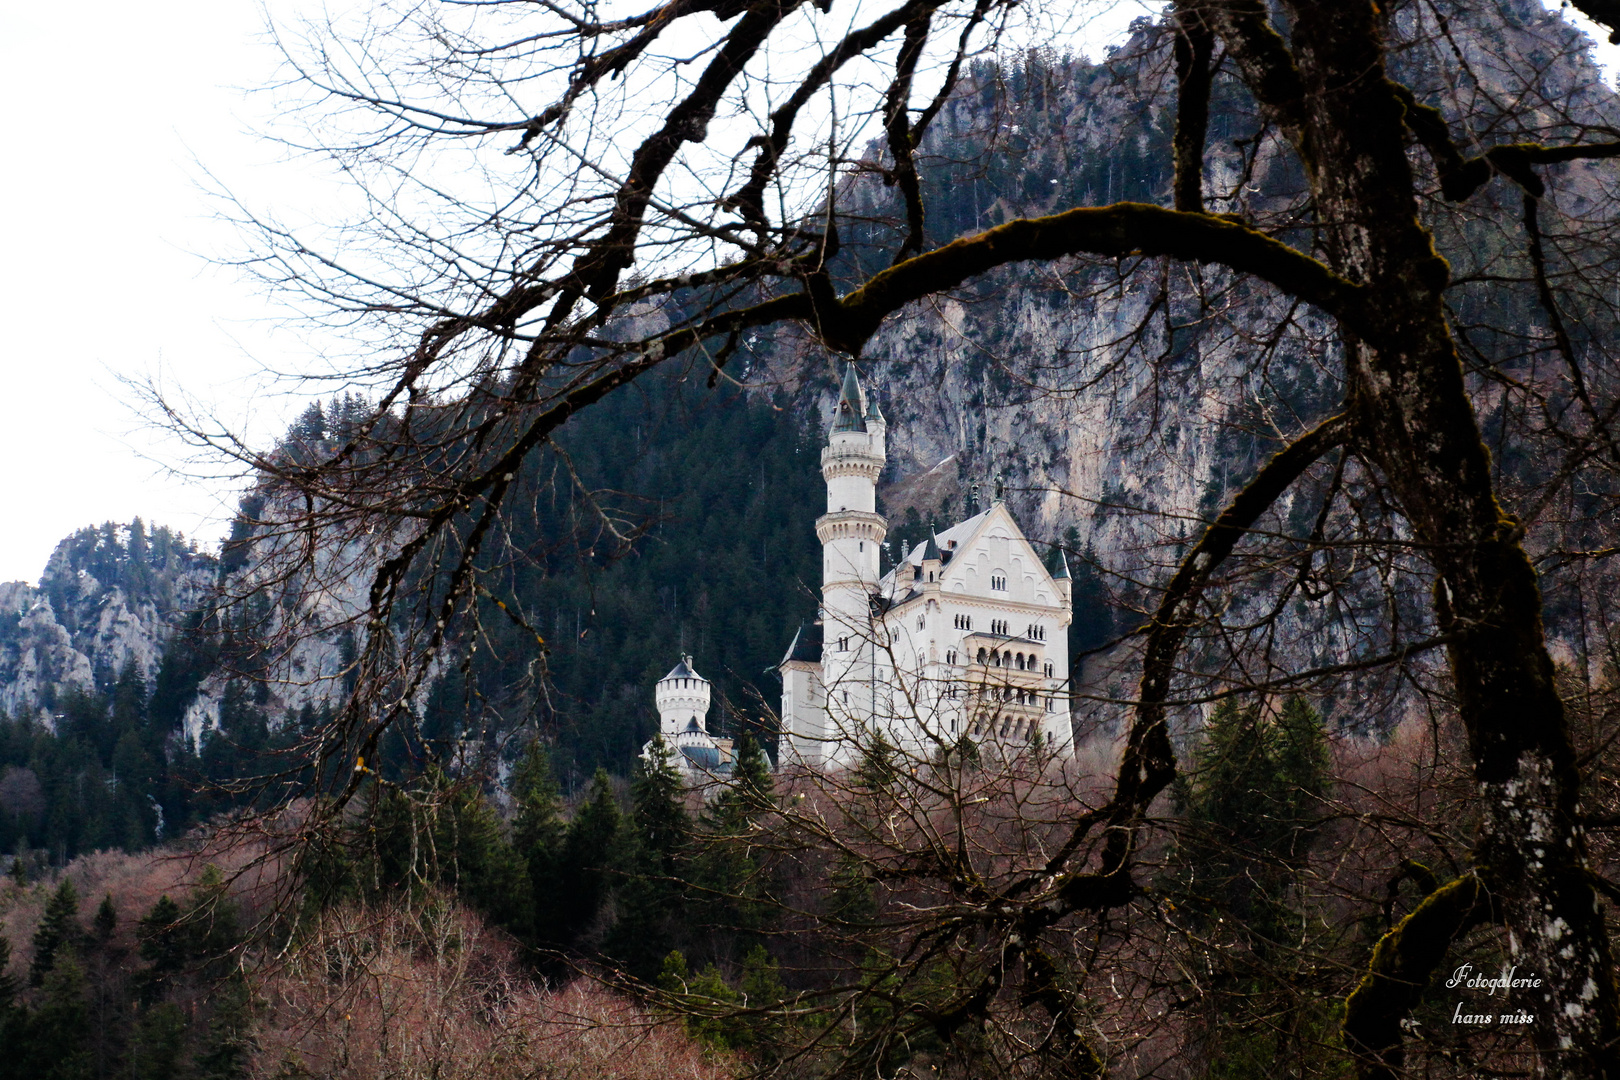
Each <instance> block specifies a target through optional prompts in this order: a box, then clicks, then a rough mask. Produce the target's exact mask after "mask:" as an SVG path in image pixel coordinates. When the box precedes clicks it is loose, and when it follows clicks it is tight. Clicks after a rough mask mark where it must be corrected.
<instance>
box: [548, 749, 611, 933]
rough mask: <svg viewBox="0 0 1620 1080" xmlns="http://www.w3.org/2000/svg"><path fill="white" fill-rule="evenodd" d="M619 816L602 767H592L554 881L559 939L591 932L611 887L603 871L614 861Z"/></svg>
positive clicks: (609, 781)
mask: <svg viewBox="0 0 1620 1080" xmlns="http://www.w3.org/2000/svg"><path fill="white" fill-rule="evenodd" d="M622 819H623V815H622V814H621V813H620V811H619V803H618V800H617V799H615V798H614V796H613V780H612V778H610V777H609V776H608V774H607V770H605V769H598V770H596V776H595V778H593V779H592V781H591V790H590V796H589V797H588V798H587V799H586V801H585V805H583V806H581V807H580V808H579V811H578V813H576V814H575V815H574V820H573V821H571V822H569V824H568V838H567V839H566V840H565V841H564V842H563V849H562V858H561V860H560V865H559V866H558V874H557V877H556V879H555V881H553V882H551V883H549V885H550V887H551V888H553V889H556V890H558V893H559V896H558V908H559V913H560V915H561V919H560V920H559V930H560V931H561V935H560V941H559V942H558V943H559V944H565V945H566V944H578V943H579V942H580V941H581V939H583V938H584V937H585V936H586V935H588V934H589V933H590V932H591V929H592V927H593V926H594V925H595V923H596V921H597V918H598V916H599V915H600V914H601V912H602V908H603V906H604V905H605V904H606V902H607V899H608V896H609V893H610V891H611V881H610V878H609V870H610V868H611V867H612V866H613V864H614V863H615V861H616V860H617V856H618V849H619V842H620V832H621V828H622Z"/></svg>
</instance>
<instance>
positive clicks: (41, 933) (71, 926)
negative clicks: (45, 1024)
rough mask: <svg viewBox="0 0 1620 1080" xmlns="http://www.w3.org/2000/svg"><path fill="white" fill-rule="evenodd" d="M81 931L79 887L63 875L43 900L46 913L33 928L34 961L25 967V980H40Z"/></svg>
mask: <svg viewBox="0 0 1620 1080" xmlns="http://www.w3.org/2000/svg"><path fill="white" fill-rule="evenodd" d="M83 933H84V931H83V930H82V929H81V928H80V926H79V893H78V890H77V889H75V888H74V887H73V879H72V878H69V877H64V878H63V879H62V883H61V884H60V885H58V886H57V887H56V891H55V892H54V893H52V894H51V898H50V900H49V901H47V902H46V904H45V915H44V917H43V918H42V919H40V921H39V928H38V929H37V930H35V931H34V961H33V963H32V964H31V965H29V968H28V984H29V985H30V986H39V985H41V984H43V983H44V981H45V976H46V974H47V973H48V972H49V971H50V970H51V968H53V967H55V966H56V961H57V959H58V957H59V956H60V955H62V954H64V953H66V952H69V951H71V950H72V949H75V948H77V947H78V944H79V939H80V937H81V936H82V935H83Z"/></svg>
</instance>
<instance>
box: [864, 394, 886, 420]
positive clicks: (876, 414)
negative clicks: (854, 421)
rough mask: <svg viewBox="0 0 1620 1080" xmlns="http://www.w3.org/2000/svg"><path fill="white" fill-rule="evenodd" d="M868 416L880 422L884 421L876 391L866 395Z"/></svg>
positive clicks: (869, 418)
mask: <svg viewBox="0 0 1620 1080" xmlns="http://www.w3.org/2000/svg"><path fill="white" fill-rule="evenodd" d="M866 418H867V419H868V420H876V421H877V422H878V423H880V424H881V423H883V410H882V409H880V408H878V403H877V394H875V393H871V394H867V395H866Z"/></svg>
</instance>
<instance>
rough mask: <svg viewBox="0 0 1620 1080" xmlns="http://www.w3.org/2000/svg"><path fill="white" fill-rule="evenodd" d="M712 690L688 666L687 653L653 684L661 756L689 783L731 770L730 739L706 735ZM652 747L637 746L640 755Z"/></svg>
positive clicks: (727, 772) (690, 663)
mask: <svg viewBox="0 0 1620 1080" xmlns="http://www.w3.org/2000/svg"><path fill="white" fill-rule="evenodd" d="M713 693H714V688H713V687H712V686H711V685H710V684H709V680H708V679H705V678H704V677H703V676H701V675H699V674H698V673H697V672H696V671H694V670H693V669H692V658H691V657H690V656H683V657H681V662H680V663H678V664H676V665H675V667H674V668H672V669H671V670H670V673H669V674H668V675H665V676H664V677H663V678H662V679H659V680H658V683H657V685H656V686H654V687H653V701H654V702H655V703H656V704H657V706H658V733H659V735H660V736H662V737H663V740H664V754H665V759H666V760H667V761H668V762H669V763H670V764H671V765H673V766H674V767H675V768H676V770H677V771H679V772H680V774H681V775H682V777H684V778H685V780H686V782H687V783H689V784H705V783H710V782H713V781H716V780H719V779H722V778H724V777H725V776H728V775H729V774H730V773H731V766H732V747H731V740H730V739H716V738H714V737H713V736H711V735H710V734H709V722H708V716H709V703H710V701H711V700H712V698H713ZM652 750H653V744H652V742H651V741H649V742H648V743H647V745H645V746H643V747H642V748H641V756H642V757H644V758H646V757H649V756H650V755H651V754H652Z"/></svg>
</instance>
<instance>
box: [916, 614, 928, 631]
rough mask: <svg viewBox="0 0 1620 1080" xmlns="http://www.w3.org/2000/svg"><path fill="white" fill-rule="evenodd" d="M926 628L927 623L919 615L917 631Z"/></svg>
mask: <svg viewBox="0 0 1620 1080" xmlns="http://www.w3.org/2000/svg"><path fill="white" fill-rule="evenodd" d="M926 628H927V621H926V620H925V619H924V618H923V617H922V616H921V615H919V616H917V629H919V630H923V629H926Z"/></svg>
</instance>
